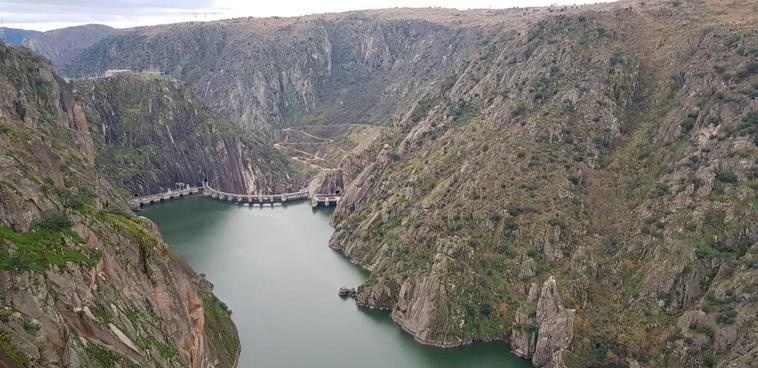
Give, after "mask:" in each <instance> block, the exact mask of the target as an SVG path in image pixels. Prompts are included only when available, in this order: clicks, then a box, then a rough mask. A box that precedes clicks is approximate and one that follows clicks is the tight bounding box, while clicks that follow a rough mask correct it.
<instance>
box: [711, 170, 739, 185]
mask: <svg viewBox="0 0 758 368" xmlns="http://www.w3.org/2000/svg"><path fill="white" fill-rule="evenodd" d="M716 179H718V181H720V182H722V183H727V184H734V183H736V182H737V181H738V180H739V179H738V178H737V175H736V174H735V173H734V172H732V171H728V170H722V171H720V172H718V173H716Z"/></svg>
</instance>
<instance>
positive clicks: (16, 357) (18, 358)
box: [0, 331, 29, 364]
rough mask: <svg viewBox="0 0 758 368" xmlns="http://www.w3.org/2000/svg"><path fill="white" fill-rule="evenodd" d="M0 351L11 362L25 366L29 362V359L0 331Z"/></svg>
mask: <svg viewBox="0 0 758 368" xmlns="http://www.w3.org/2000/svg"><path fill="white" fill-rule="evenodd" d="M0 351H3V352H5V354H7V355H8V356H9V357H11V359H13V361H15V362H16V363H19V364H25V363H27V362H28V361H29V357H27V356H26V354H24V353H23V352H21V351H19V350H18V348H16V346H15V345H13V343H11V341H10V339H8V335H7V334H6V333H5V332H4V331H0Z"/></svg>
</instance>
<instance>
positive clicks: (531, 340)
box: [510, 276, 576, 367]
mask: <svg viewBox="0 0 758 368" xmlns="http://www.w3.org/2000/svg"><path fill="white" fill-rule="evenodd" d="M531 288H532V290H530V293H529V298H528V299H527V304H526V305H524V306H522V307H520V308H519V309H518V310H517V311H516V316H515V319H514V325H513V329H512V332H511V338H510V341H511V347H512V348H513V352H514V353H515V354H516V355H518V356H521V357H524V358H531V360H532V363H533V364H534V366H535V367H562V366H565V365H564V363H563V360H562V359H563V358H562V354H563V352H564V350H566V349H568V347H569V345H570V344H571V338H572V336H573V330H574V315H575V312H576V311H575V310H574V309H568V308H565V307H564V306H563V304H562V302H561V295H560V293H559V292H558V286H557V284H556V281H555V277H553V276H550V277H549V278H548V279H547V280H545V282H544V283H543V284H542V288H541V289H538V288H537V284H533V285H532V287H531ZM536 290H540V291H539V297H537V296H536V295H537V292H536ZM535 302H536V303H537V304H536V308H535V307H534V306H535V305H534V303H535ZM530 307H531V308H530Z"/></svg>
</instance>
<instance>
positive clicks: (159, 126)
mask: <svg viewBox="0 0 758 368" xmlns="http://www.w3.org/2000/svg"><path fill="white" fill-rule="evenodd" d="M74 92H75V95H76V97H77V99H78V100H80V101H82V104H83V109H84V115H85V116H86V118H87V120H88V124H89V126H90V130H91V132H92V136H93V138H94V141H95V143H96V146H97V151H98V152H97V165H98V168H99V169H100V171H101V172H102V173H104V175H105V176H106V177H107V178H108V179H109V180H110V181H111V182H113V183H116V184H120V185H122V186H123V187H125V188H127V189H128V190H129V191H130V192H131V193H138V194H149V193H157V192H160V191H164V190H166V189H168V188H173V187H174V185H175V183H177V182H182V183H188V184H192V185H201V184H202V182H203V180H209V182H210V185H212V186H214V187H215V188H217V189H219V190H223V191H228V192H232V193H255V192H264V193H272V192H286V191H289V190H290V189H292V188H290V183H291V182H292V180H290V179H294V178H291V177H290V174H291V172H292V169H291V168H290V166H289V163H288V162H287V160H286V159H285V158H284V157H283V156H281V155H280V154H279V153H278V152H277V151H275V150H273V149H272V148H270V147H269V146H267V145H264V144H263V143H261V142H260V141H259V140H258V139H256V138H255V137H254V136H252V135H251V134H250V133H244V132H243V131H242V130H241V129H239V128H238V127H237V126H236V125H234V124H232V123H230V122H228V121H225V120H223V119H221V118H218V117H217V116H215V115H214V114H213V113H212V112H211V111H210V110H208V108H207V107H206V106H205V105H204V104H203V103H202V102H201V101H199V100H198V99H196V98H195V97H193V96H192V93H191V92H190V91H189V90H188V89H187V88H185V87H184V85H183V83H181V82H179V81H175V80H170V79H166V78H162V77H153V76H150V75H145V74H136V73H133V74H128V75H121V76H115V77H111V78H104V79H96V80H84V81H77V82H76V83H75V84H74Z"/></svg>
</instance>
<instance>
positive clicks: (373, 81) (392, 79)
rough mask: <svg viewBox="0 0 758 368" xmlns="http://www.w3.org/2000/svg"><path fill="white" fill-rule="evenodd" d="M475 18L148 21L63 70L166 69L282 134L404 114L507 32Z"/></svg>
mask: <svg viewBox="0 0 758 368" xmlns="http://www.w3.org/2000/svg"><path fill="white" fill-rule="evenodd" d="M492 14H499V13H496V12H492ZM483 17H484V14H477V16H476V19H477V20H482V19H483ZM425 18H428V19H432V20H425ZM460 22H464V23H465V24H466V26H465V27H463V26H453V25H455V24H457V23H460ZM471 23H472V20H471V19H470V18H467V16H465V15H463V14H453V13H451V12H449V11H447V10H444V11H443V10H440V11H427V12H423V13H422V14H418V15H415V14H408V13H406V12H403V11H394V10H386V11H376V12H355V13H344V14H334V15H323V16H310V17H299V18H277V19H264V20H261V19H234V20H226V21H218V22H210V23H203V24H197V23H193V24H175V25H167V26H157V27H147V28H140V29H136V30H132V31H130V32H127V33H125V34H123V35H119V36H117V37H110V38H108V39H105V40H103V41H102V42H99V43H97V44H96V45H94V46H92V47H90V48H88V49H87V50H85V51H84V52H83V53H82V54H81V55H80V56H79V57H78V58H76V59H74V60H72V61H71V62H70V63H68V64H66V66H64V67H63V68H62V70H64V71H65V73H67V74H69V75H78V74H87V73H95V72H101V71H102V70H104V69H107V68H113V67H118V68H131V69H137V70H140V69H144V68H148V67H158V68H160V69H161V70H163V71H166V72H169V73H171V74H172V75H174V76H177V77H179V78H180V79H182V80H184V81H185V82H187V83H188V84H189V85H190V86H191V87H192V89H193V90H194V91H195V92H196V93H197V95H198V96H200V97H201V98H202V99H203V100H204V101H206V103H207V104H208V106H210V107H211V109H213V110H215V111H217V112H219V113H220V114H222V116H224V117H227V118H229V119H230V120H233V121H238V122H240V124H241V125H242V126H243V127H244V128H246V129H248V130H251V131H256V132H259V133H263V134H265V135H268V136H277V135H280V129H281V128H283V127H288V126H292V125H299V124H304V123H308V122H318V123H322V124H323V123H334V122H340V123H356V122H368V123H375V122H377V121H387V120H390V119H391V118H394V117H395V115H397V114H400V113H404V112H405V111H407V109H408V107H409V105H410V103H411V102H412V101H413V97H416V96H419V95H420V94H421V93H423V92H424V91H425V90H427V89H428V88H430V85H431V83H432V82H433V81H436V80H438V79H439V78H440V76H444V75H445V74H447V73H449V72H451V71H453V70H456V69H459V68H460V67H461V66H462V64H463V63H464V62H465V60H466V59H467V58H469V57H471V56H472V55H475V54H476V53H477V51H476V50H477V49H478V48H480V47H482V46H483V43H484V42H485V40H484V39H483V37H484V36H483V35H484V34H487V33H489V32H497V31H498V30H497V29H493V30H490V29H482V28H478V27H474V26H473V25H472V24H471Z"/></svg>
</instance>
